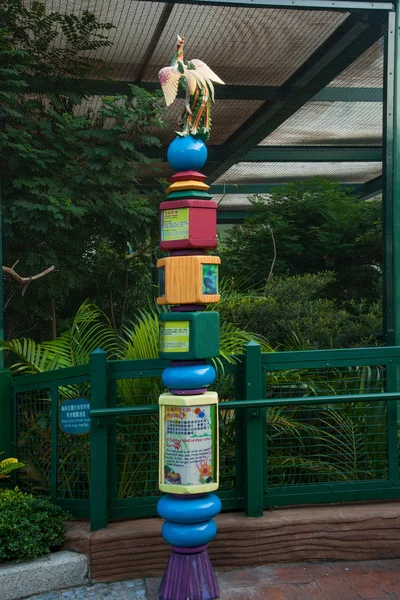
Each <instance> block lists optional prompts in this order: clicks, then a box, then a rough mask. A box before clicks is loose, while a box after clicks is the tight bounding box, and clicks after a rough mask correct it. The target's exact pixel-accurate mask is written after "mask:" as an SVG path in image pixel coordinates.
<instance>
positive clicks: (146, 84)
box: [27, 63, 383, 102]
mask: <svg viewBox="0 0 400 600" xmlns="http://www.w3.org/2000/svg"><path fill="white" fill-rule="evenodd" d="M142 69H143V63H142V67H141V69H140V71H139V73H138V75H137V77H136V80H135V81H112V80H101V79H98V80H96V79H62V78H57V77H47V78H46V77H28V78H27V83H28V88H27V90H28V91H29V92H31V93H41V92H53V93H54V92H57V93H62V92H79V93H81V94H84V95H90V96H119V95H121V96H124V95H129V93H130V87H129V86H130V85H140V87H142V88H143V89H145V90H146V91H148V92H150V93H152V94H154V93H155V92H158V91H160V89H161V88H160V84H159V83H158V81H157V82H155V81H141V77H142V76H143V73H142ZM179 96H180V97H182V98H183V97H184V94H183V92H180V93H179ZM289 98H297V99H298V98H299V93H298V92H297V91H296V90H291V91H290V92H286V93H285V94H283V92H282V90H281V87H279V86H263V85H224V86H220V87H219V88H218V100H269V101H270V102H272V101H275V100H278V99H279V100H288V99H289ZM312 100H313V101H319V102H382V100H383V90H382V88H370V87H365V88H349V87H326V88H324V89H323V90H321V91H320V92H318V93H317V94H316V95H315V96H314V97H313V98H312Z"/></svg>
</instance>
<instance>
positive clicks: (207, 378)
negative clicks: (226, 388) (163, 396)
mask: <svg viewBox="0 0 400 600" xmlns="http://www.w3.org/2000/svg"><path fill="white" fill-rule="evenodd" d="M215 377H216V373H215V369H214V367H213V366H212V365H191V366H188V367H184V366H182V367H181V366H179V367H167V368H166V369H165V370H164V371H163V373H162V375H161V378H162V380H163V383H164V385H166V386H167V387H168V388H172V389H176V390H189V389H196V388H202V387H206V386H208V385H211V383H213V382H214V381H215Z"/></svg>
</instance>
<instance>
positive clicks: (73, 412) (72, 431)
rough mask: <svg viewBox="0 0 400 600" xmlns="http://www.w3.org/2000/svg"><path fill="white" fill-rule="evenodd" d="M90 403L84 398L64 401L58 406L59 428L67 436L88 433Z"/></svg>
mask: <svg viewBox="0 0 400 600" xmlns="http://www.w3.org/2000/svg"><path fill="white" fill-rule="evenodd" d="M89 411H90V402H89V400H87V399H86V398H72V399H71V400H65V402H63V403H62V404H61V406H60V427H61V429H62V430H63V432H64V433H67V434H69V435H79V434H80V435H82V434H84V433H89V431H90V416H89Z"/></svg>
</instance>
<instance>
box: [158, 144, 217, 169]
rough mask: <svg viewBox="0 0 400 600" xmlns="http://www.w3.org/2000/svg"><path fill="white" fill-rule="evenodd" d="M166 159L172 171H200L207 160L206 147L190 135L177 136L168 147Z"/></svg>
mask: <svg viewBox="0 0 400 600" xmlns="http://www.w3.org/2000/svg"><path fill="white" fill-rule="evenodd" d="M167 159H168V162H169V164H170V166H171V167H172V168H173V169H174V171H200V169H201V168H202V167H204V165H205V162H206V160H207V147H206V145H205V143H204V142H203V141H202V140H200V139H198V138H194V137H193V136H192V135H188V136H186V137H177V138H175V139H174V141H173V142H171V144H170V145H169V147H168V154H167Z"/></svg>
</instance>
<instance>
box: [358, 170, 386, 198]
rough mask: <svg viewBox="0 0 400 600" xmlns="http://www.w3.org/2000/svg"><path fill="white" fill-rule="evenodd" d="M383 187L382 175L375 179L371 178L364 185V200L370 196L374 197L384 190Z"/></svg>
mask: <svg viewBox="0 0 400 600" xmlns="http://www.w3.org/2000/svg"><path fill="white" fill-rule="evenodd" d="M382 187H383V178H382V175H379V177H375V179H370V181H367V182H366V183H364V185H363V186H362V188H363V189H362V193H361V198H362V200H368V199H369V198H373V197H374V196H377V195H378V194H380V193H381V192H382Z"/></svg>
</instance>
